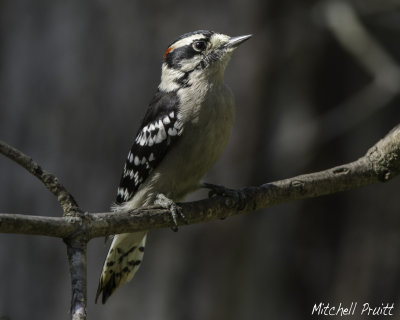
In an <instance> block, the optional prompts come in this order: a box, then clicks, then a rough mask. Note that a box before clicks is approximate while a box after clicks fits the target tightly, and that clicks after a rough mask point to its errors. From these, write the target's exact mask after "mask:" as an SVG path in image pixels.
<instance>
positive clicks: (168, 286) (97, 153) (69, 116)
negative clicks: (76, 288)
mask: <svg viewBox="0 0 400 320" xmlns="http://www.w3.org/2000/svg"><path fill="white" fill-rule="evenodd" d="M197 29H212V30H216V31H219V32H223V33H226V34H229V35H243V34H249V33H252V34H253V35H254V36H253V38H252V39H251V40H250V41H248V42H246V43H245V44H244V45H243V46H241V47H240V48H239V49H238V50H237V51H236V52H235V54H234V55H233V57H232V60H231V63H230V65H229V66H228V69H227V72H226V76H225V79H226V82H227V83H228V84H229V85H230V87H231V88H232V90H233V92H234V94H235V97H236V103H237V119H236V123H235V126H234V131H233V135H232V138H231V140H230V143H229V146H228V148H227V150H226V152H225V153H224V155H223V156H222V158H221V159H220V161H219V162H218V163H217V164H216V166H215V167H214V168H213V169H212V170H211V171H210V173H209V174H208V176H207V177H206V178H205V180H206V181H208V182H213V183H218V184H223V185H226V186H229V187H234V188H236V187H242V186H248V185H259V184H262V183H265V182H270V181H274V180H279V179H283V178H288V177H292V176H295V175H298V174H302V173H308V172H313V171H317V170H322V169H326V168H329V167H332V166H336V165H340V164H343V163H345V162H349V161H353V160H355V159H357V158H358V157H360V156H362V155H363V154H364V153H365V152H366V151H367V149H368V148H369V147H370V146H372V145H373V144H374V143H375V142H376V141H378V140H379V139H380V138H381V137H383V136H384V135H385V134H386V133H387V132H388V131H390V130H391V129H392V128H393V127H394V126H395V125H396V124H398V123H399V122H400V96H399V92H400V41H399V39H400V1H399V0H354V1H344V2H338V1H311V0H310V1H305V0H303V1H291V0H280V1H276V0H267V1H266V0H262V1H261V0H247V1H246V2H243V1H239V0H231V1H229V0H222V1H212V0H203V1H194V0H187V1H170V0H162V1H105V0H97V1H78V0H71V1H61V0H52V1H46V0H36V1H27V0H12V1H11V0H3V1H1V2H0V139H2V140H4V141H6V142H7V143H9V144H11V145H13V146H15V147H17V148H19V149H21V150H22V151H24V152H25V153H27V154H29V155H30V156H32V157H33V158H34V159H35V160H36V161H38V162H39V163H40V164H41V165H42V166H43V168H44V169H46V170H48V171H50V172H52V173H54V174H55V175H57V176H58V177H59V178H60V180H61V182H62V183H63V184H64V185H65V186H66V187H67V189H68V190H69V191H70V192H71V193H72V194H73V195H74V196H75V198H76V200H77V201H78V203H79V204H80V206H81V207H82V208H83V209H84V210H87V211H90V212H105V211H108V209H109V205H110V204H111V203H112V202H113V201H114V198H115V195H116V188H117V185H118V182H119V178H120V174H121V172H122V167H123V163H124V161H125V157H126V155H127V152H128V150H129V149H130V146H131V143H132V141H133V138H134V137H133V135H134V134H135V133H136V130H137V127H138V125H139V122H140V120H141V118H142V116H143V115H144V112H145V109H146V107H147V104H148V102H149V101H150V99H151V98H152V96H153V94H154V92H155V90H156V88H157V85H158V82H159V78H160V66H161V60H162V55H163V52H164V50H165V49H166V47H167V45H168V44H169V43H170V42H171V41H173V40H174V39H175V38H176V37H178V36H179V35H181V34H183V33H186V32H189V31H193V30H197ZM399 190H400V179H399V178H397V179H394V180H393V181H390V182H388V183H386V184H375V185H371V186H368V187H365V188H361V189H358V190H354V191H349V192H345V193H341V194H336V195H332V196H325V197H321V198H318V199H310V200H304V201H296V202H292V203H287V204H282V205H279V206H275V207H271V208H268V209H266V210H263V211H258V212H255V213H252V214H249V215H245V216H237V217H233V218H230V219H227V220H224V221H216V222H212V223H207V224H199V225H193V226H188V227H182V228H180V230H179V232H178V233H173V232H171V231H170V230H168V229H165V230H156V231H152V232H151V233H150V236H149V237H148V243H147V249H146V254H145V259H144V261H143V264H142V267H141V269H140V270H139V272H138V273H137V274H136V276H135V278H134V280H133V281H132V282H131V283H129V284H128V285H125V286H124V287H122V288H121V289H119V290H118V291H117V292H116V293H115V295H113V296H112V297H111V299H110V300H109V302H108V303H107V304H106V305H105V306H103V305H101V304H100V305H95V304H94V297H95V291H96V289H97V283H98V277H99V275H100V271H101V268H102V265H103V261H104V258H105V255H106V253H107V249H108V245H105V244H104V239H95V240H92V241H91V242H90V243H89V247H88V298H89V306H88V313H89V319H99V320H101V319H121V320H123V319H154V320H158V319H163V320H169V319H174V320H175V319H177V320H181V319H182V320H183V319H185V320H186V319H193V320H197V319H201V320H204V319H211V320H214V319H215V320H217V319H218V320H220V319H234V320H239V319H268V318H271V319H308V318H310V316H311V311H312V308H313V306H314V304H315V303H319V302H324V303H328V302H330V303H331V304H332V303H339V302H342V303H343V304H348V305H350V303H351V302H358V304H359V305H360V304H362V303H365V302H368V303H370V304H371V305H377V306H381V303H386V302H389V303H392V302H394V303H395V309H394V312H395V314H397V315H400V202H399ZM203 196H205V194H204V193H200V194H197V195H195V196H192V197H191V198H190V199H194V198H199V197H203ZM0 212H3V213H21V214H35V215H46V216H60V215H61V210H60V209H59V206H58V204H57V202H56V200H55V199H54V197H53V196H52V195H51V194H50V193H49V192H48V191H47V190H46V189H45V188H44V187H43V186H42V185H41V183H40V182H38V181H37V180H36V179H35V178H34V177H32V176H31V175H29V174H28V173H26V172H25V171H24V170H23V169H21V168H20V167H18V166H17V165H16V164H14V163H12V162H11V161H10V160H8V159H6V158H4V157H2V156H0ZM69 303H70V279H69V272H68V263H67V259H66V250H65V247H64V244H63V243H62V241H61V240H58V239H52V238H46V237H38V236H22V235H0V318H1V319H12V320H14V319H31V320H34V319H68V318H69V313H68V312H69ZM358 310H359V311H361V307H359V309H358ZM357 313H359V312H356V314H355V315H354V316H353V317H352V319H358V318H360V315H359V314H357ZM332 318H334V317H332Z"/></svg>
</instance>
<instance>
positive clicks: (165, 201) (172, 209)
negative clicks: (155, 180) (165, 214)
mask: <svg viewBox="0 0 400 320" xmlns="http://www.w3.org/2000/svg"><path fill="white" fill-rule="evenodd" d="M154 204H155V205H158V206H160V207H162V208H164V209H167V210H168V211H169V213H170V215H171V218H172V221H173V224H172V226H171V229H172V231H174V232H177V231H178V217H180V218H181V219H182V220H183V221H184V223H186V224H187V220H186V217H185V215H184V214H183V212H182V209H181V208H180V207H179V206H177V204H176V203H175V202H174V201H172V200H171V199H169V198H167V197H166V196H165V195H163V194H162V193H159V194H157V196H156V200H155V201H154Z"/></svg>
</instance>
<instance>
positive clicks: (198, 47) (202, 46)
mask: <svg viewBox="0 0 400 320" xmlns="http://www.w3.org/2000/svg"><path fill="white" fill-rule="evenodd" d="M206 47H207V44H206V42H205V41H202V40H200V41H195V42H194V43H193V49H194V50H196V51H198V52H200V51H203V50H205V48H206Z"/></svg>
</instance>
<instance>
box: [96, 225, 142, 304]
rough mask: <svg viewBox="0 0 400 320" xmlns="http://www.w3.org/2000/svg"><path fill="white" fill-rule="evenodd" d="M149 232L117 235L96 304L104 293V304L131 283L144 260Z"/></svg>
mask: <svg viewBox="0 0 400 320" xmlns="http://www.w3.org/2000/svg"><path fill="white" fill-rule="evenodd" d="M146 236H147V232H135V233H123V234H119V235H116V236H115V237H114V239H113V242H112V244H111V247H110V250H109V251H108V255H107V258H106V261H105V262H104V266H103V271H102V273H101V276H100V281H99V286H98V288H97V293H96V303H97V299H98V298H99V296H100V294H101V293H102V299H101V301H102V303H103V304H104V303H105V302H106V301H107V299H108V298H109V297H110V296H111V295H112V294H113V292H114V291H115V290H116V289H117V288H119V287H120V286H121V285H123V284H124V283H126V282H128V281H130V280H131V279H132V278H133V276H134V275H135V273H136V271H137V270H138V269H139V266H140V263H141V262H142V259H143V254H144V246H145V244H146Z"/></svg>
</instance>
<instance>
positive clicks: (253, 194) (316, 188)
mask: <svg viewBox="0 0 400 320" xmlns="http://www.w3.org/2000/svg"><path fill="white" fill-rule="evenodd" d="M0 153H3V154H4V155H6V156H8V157H9V158H11V159H12V160H14V161H16V162H17V163H19V164H20V165H22V166H23V167H24V168H25V169H27V170H28V171H29V172H31V173H32V174H34V175H35V176H36V177H38V178H39V179H40V180H41V181H42V182H43V183H44V184H45V185H46V187H47V188H48V189H49V190H50V191H51V192H52V193H53V194H54V195H56V196H57V199H58V201H59V203H60V205H61V207H62V208H63V210H64V215H63V217H40V216H31V215H20V214H6V213H4V214H0V232H2V233H19V234H31V235H44V236H51V237H58V238H62V239H64V242H65V243H66V245H67V254H68V260H69V264H70V273H71V283H72V302H71V316H72V319H74V320H77V319H80V320H83V319H86V300H87V298H86V247H87V242H88V241H89V240H90V239H92V238H95V237H102V236H107V235H111V234H117V233H125V232H134V231H140V230H151V229H156V228H165V227H169V226H171V225H172V218H171V215H170V214H168V211H167V210H165V209H160V208H156V207H148V208H139V209H136V210H132V211H129V212H106V213H83V212H82V211H81V209H79V207H78V205H77V203H76V202H75V200H74V199H73V197H72V195H71V194H70V193H69V192H68V191H67V190H66V189H65V188H64V187H63V186H62V185H61V184H60V183H59V182H58V180H57V178H56V177H55V176H53V175H52V174H50V173H48V172H45V171H43V170H42V169H41V168H40V166H39V165H38V164H37V163H36V162H34V161H33V160H32V159H31V158H29V157H28V156H26V155H24V154H23V153H22V152H20V151H18V150H16V149H14V148H12V147H10V146H8V145H7V144H5V143H3V142H0ZM399 174H400V125H398V126H396V127H395V128H394V129H393V130H391V131H390V132H389V133H388V134H387V135H386V136H385V137H384V138H383V139H381V140H380V141H378V142H377V143H376V144H375V145H374V146H373V147H371V148H370V149H369V150H368V151H367V153H366V154H365V155H364V156H363V157H361V158H359V159H358V160H356V161H354V162H350V163H347V164H344V165H341V166H338V167H334V168H331V169H327V170H324V171H320V172H315V173H310V174H304V175H300V176H297V177H293V178H290V179H284V180H280V181H275V182H271V183H266V184H263V185H261V186H258V187H245V188H243V189H240V190H239V192H240V194H241V195H242V201H238V200H237V199H235V198H231V197H220V196H218V197H213V198H210V199H205V200H200V201H195V202H189V203H181V204H179V205H180V206H181V208H182V211H183V214H184V215H185V216H186V219H187V221H186V222H183V221H179V224H180V225H182V224H185V223H187V224H194V223H200V222H207V221H211V220H215V219H221V218H226V217H230V216H233V215H236V214H240V213H248V212H251V211H254V210H257V209H261V208H267V207H269V206H272V205H275V204H279V203H282V202H288V201H293V200H298V199H305V198H313V197H318V196H322V195H328V194H333V193H337V192H341V191H346V190H350V189H355V188H358V187H361V186H365V185H369V184H372V183H376V182H386V181H388V180H390V179H392V178H394V177H395V176H397V175H399Z"/></svg>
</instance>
